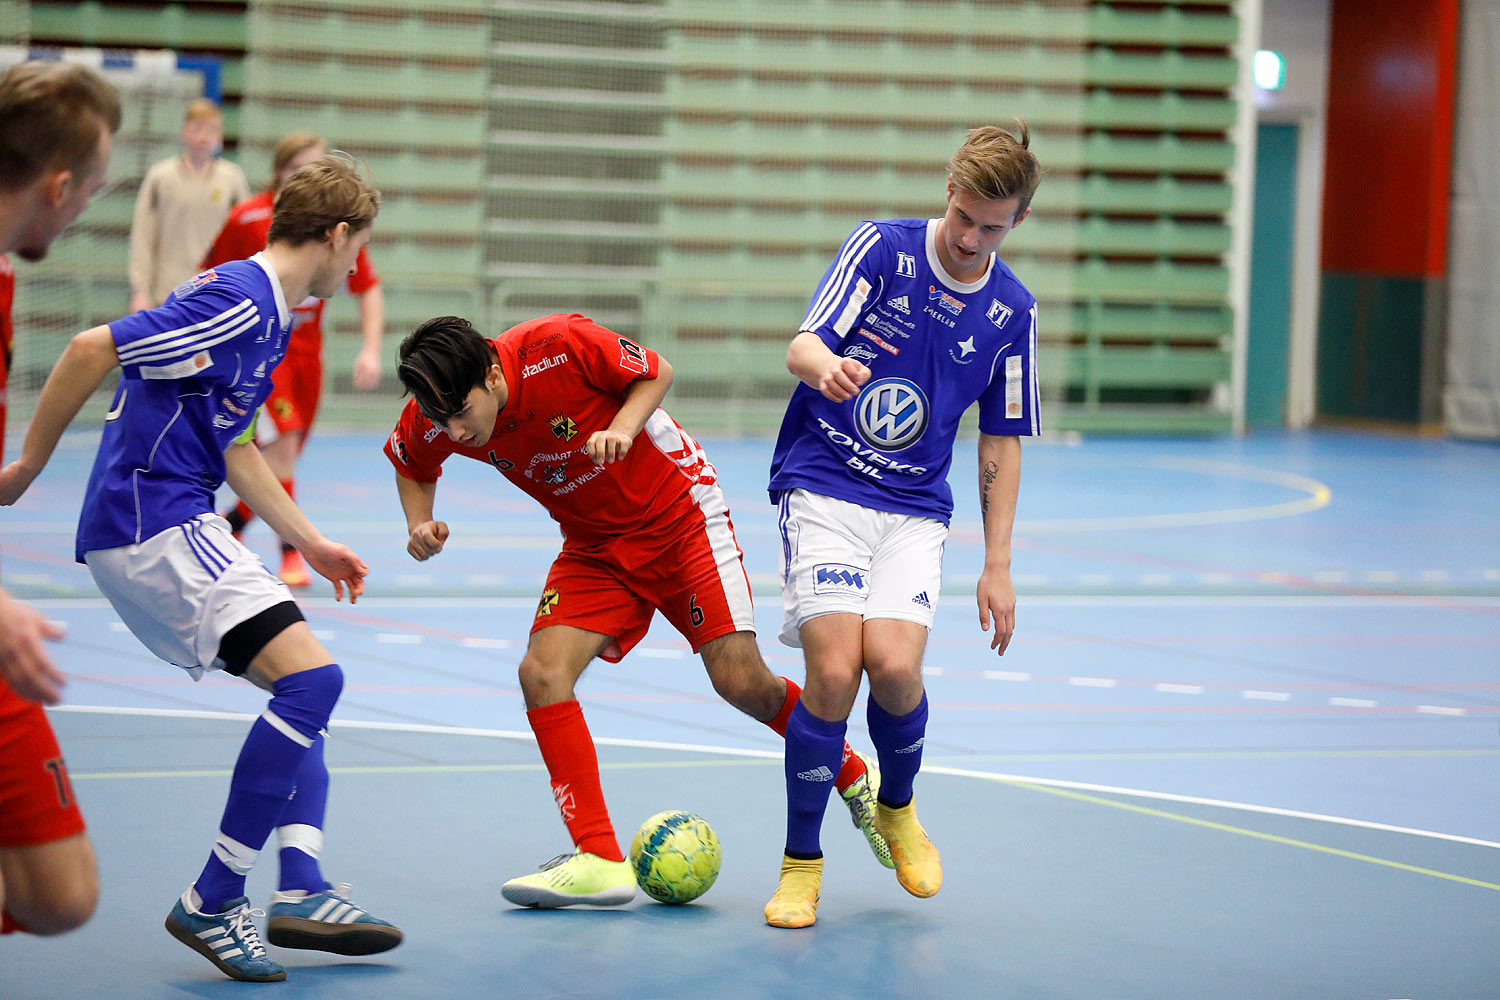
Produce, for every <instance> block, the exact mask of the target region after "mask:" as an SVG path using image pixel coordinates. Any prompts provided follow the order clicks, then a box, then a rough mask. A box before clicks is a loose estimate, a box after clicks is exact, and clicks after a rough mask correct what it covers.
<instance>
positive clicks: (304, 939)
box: [266, 884, 404, 955]
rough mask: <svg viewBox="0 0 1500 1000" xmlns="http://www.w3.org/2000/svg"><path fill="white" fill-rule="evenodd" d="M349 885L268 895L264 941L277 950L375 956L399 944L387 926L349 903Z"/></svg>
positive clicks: (397, 935)
mask: <svg viewBox="0 0 1500 1000" xmlns="http://www.w3.org/2000/svg"><path fill="white" fill-rule="evenodd" d="M349 890H350V886H348V885H347V884H345V885H340V886H338V887H337V888H334V887H333V886H329V887H328V888H327V889H324V890H323V891H322V892H301V891H287V892H276V893H272V895H271V919H270V921H269V922H268V923H267V924H266V938H267V940H269V941H270V942H271V943H272V944H274V945H275V946H276V947H278V948H304V949H308V950H310V951H331V952H333V953H334V954H335V955H377V954H379V953H380V952H382V951H390V950H391V949H392V948H394V947H396V945H398V944H400V943H401V939H402V938H403V937H404V935H403V934H402V933H401V931H400V930H399V929H398V928H397V927H396V926H395V925H394V924H391V923H388V922H386V921H384V920H378V919H376V918H375V917H372V916H370V914H369V913H368V912H366V911H365V910H364V909H362V908H361V907H359V906H357V905H356V904H354V903H351V902H350V901H349V897H348V893H349Z"/></svg>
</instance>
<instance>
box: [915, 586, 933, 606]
mask: <svg viewBox="0 0 1500 1000" xmlns="http://www.w3.org/2000/svg"><path fill="white" fill-rule="evenodd" d="M911 602H912V603H913V604H920V605H922V607H924V608H926V609H927V610H928V611H931V610H932V602H931V601H929V600H928V599H927V591H925V590H924V591H922V592H921V593H920V594H918V595H917V596H916V597H913V598H912V599H911Z"/></svg>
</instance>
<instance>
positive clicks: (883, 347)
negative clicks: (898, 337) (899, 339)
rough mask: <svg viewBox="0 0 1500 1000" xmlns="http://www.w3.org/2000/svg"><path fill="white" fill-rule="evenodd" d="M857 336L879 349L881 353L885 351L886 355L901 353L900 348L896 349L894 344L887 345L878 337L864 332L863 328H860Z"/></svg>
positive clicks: (867, 331)
mask: <svg viewBox="0 0 1500 1000" xmlns="http://www.w3.org/2000/svg"><path fill="white" fill-rule="evenodd" d="M859 335H860V336H861V337H863V338H865V339H866V340H868V341H869V342H870V343H872V344H874V345H875V346H876V347H878V348H880V349H881V350H882V351H885V352H886V353H888V354H900V353H901V348H899V347H897V346H896V345H895V344H891V343H887V342H886V341H884V340H881V339H880V338H879V337H877V336H875V335H874V334H873V333H871V332H870V331H869V330H866V329H865V328H864V327H860V328H859Z"/></svg>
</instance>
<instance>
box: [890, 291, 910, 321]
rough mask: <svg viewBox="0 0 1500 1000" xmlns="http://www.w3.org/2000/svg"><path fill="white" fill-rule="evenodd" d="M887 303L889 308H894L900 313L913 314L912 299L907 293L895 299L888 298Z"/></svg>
mask: <svg viewBox="0 0 1500 1000" xmlns="http://www.w3.org/2000/svg"><path fill="white" fill-rule="evenodd" d="M885 304H886V307H887V308H890V309H894V310H896V311H897V312H898V313H905V314H906V315H908V316H910V315H911V301H910V300H909V299H908V298H907V297H906V296H905V295H898V296H896V297H895V298H893V299H886V300H885Z"/></svg>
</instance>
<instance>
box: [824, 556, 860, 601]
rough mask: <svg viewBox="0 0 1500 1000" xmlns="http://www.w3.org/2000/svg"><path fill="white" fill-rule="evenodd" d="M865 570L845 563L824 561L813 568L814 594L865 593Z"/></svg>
mask: <svg viewBox="0 0 1500 1000" xmlns="http://www.w3.org/2000/svg"><path fill="white" fill-rule="evenodd" d="M864 592H865V571H864V570H862V569H860V568H859V567H858V566H850V565H847V564H845V563H823V564H821V565H819V566H815V567H814V568H813V593H814V594H863V593H864Z"/></svg>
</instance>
